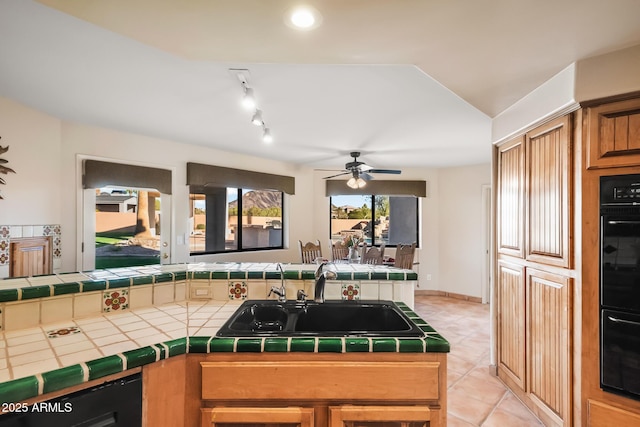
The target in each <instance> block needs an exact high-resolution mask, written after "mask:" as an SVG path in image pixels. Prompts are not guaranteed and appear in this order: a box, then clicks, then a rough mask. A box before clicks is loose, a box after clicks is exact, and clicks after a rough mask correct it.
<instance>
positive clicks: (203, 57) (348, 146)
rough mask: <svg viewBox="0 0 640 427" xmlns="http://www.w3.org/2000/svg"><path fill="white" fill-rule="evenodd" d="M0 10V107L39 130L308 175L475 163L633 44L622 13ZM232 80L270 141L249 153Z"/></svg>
mask: <svg viewBox="0 0 640 427" xmlns="http://www.w3.org/2000/svg"><path fill="white" fill-rule="evenodd" d="M297 3H298V2H296V1H292V0H269V1H264V0H163V1H159V0H109V1H104V0H83V1H77V0H40V1H39V2H35V1H32V0H2V1H0V95H1V96H6V97H8V98H11V99H15V100H16V101H19V102H22V103H24V104H26V105H28V106H31V107H33V108H36V109H39V110H41V111H44V112H47V113H49V114H51V115H54V116H57V117H60V118H62V119H64V120H69V121H73V122H79V123H88V124H92V125H97V126H104V127H109V128H114V129H118V130H122V131H127V132H134V133H140V134H144V135H149V136H153V137H158V138H163V139H169V140H174V141H178V142H184V143H189V144H198V145H205V146H210V147H214V148H219V149H223V150H229V151H236V152H241V153H247V154H252V155H257V156H261V157H266V158H275V159H282V160H284V161H289V162H294V163H300V164H304V165H308V166H312V167H320V168H322V167H340V166H342V165H343V164H344V163H345V162H346V161H348V160H349V158H348V152H349V151H353V150H360V151H362V152H363V156H362V160H365V161H367V162H368V163H370V164H372V165H373V166H375V167H381V168H382V167H394V168H397V167H441V166H452V165H464V164H474V163H482V162H488V161H489V158H490V126H491V118H493V117H495V116H496V115H497V114H499V113H500V112H501V111H503V110H504V109H505V108H507V107H509V106H510V105H512V104H513V103H514V102H515V101H517V100H518V99H520V98H522V97H523V96H524V95H526V94H527V93H529V92H530V91H532V90H533V89H535V88H536V87H537V86H539V85H540V84H542V83H543V82H545V81H546V80H548V79H549V78H551V77H552V76H554V75H555V74H556V73H558V72H559V71H561V70H562V69H564V68H565V67H567V66H568V65H570V64H571V63H573V62H575V61H577V60H580V59H583V58H587V57H591V56H595V55H599V54H603V53H607V52H610V51H614V50H617V49H621V48H625V47H628V46H632V45H636V44H639V43H640V25H638V16H640V2H638V1H637V0H609V1H606V2H604V1H601V0H563V1H558V0H519V1H513V0H485V1H471V0H447V1H442V0H395V1H389V0H349V1H344V0H323V1H319V0H309V1H308V2H307V4H311V5H312V6H313V7H315V9H317V11H318V12H319V13H320V14H321V16H322V22H321V24H320V25H319V26H318V27H317V28H315V29H313V30H310V31H299V30H295V29H293V28H291V27H290V26H289V25H286V23H285V18H284V17H285V15H286V13H287V11H288V10H290V9H291V8H292V7H293V6H295V5H296V4H297ZM231 68H241V69H248V70H249V71H248V73H245V74H247V76H248V84H249V85H250V86H251V87H252V88H253V89H254V91H255V94H256V99H257V101H258V107H259V108H260V109H261V110H262V111H263V118H264V121H265V124H266V126H267V127H268V128H269V129H270V130H271V133H272V135H273V138H274V141H273V143H272V144H269V145H267V144H264V143H263V142H262V140H261V133H262V130H261V129H260V128H259V127H257V126H253V125H252V124H251V123H250V118H251V115H252V113H251V112H247V111H245V110H243V109H242V107H241V106H240V98H241V96H242V93H243V91H242V87H241V85H240V82H239V81H238V79H237V77H236V76H235V75H234V74H233V73H231V72H230V71H229V69H231Z"/></svg>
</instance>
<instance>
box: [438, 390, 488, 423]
mask: <svg viewBox="0 0 640 427" xmlns="http://www.w3.org/2000/svg"><path fill="white" fill-rule="evenodd" d="M447 396H448V398H449V400H448V403H447V404H448V413H449V414H452V415H455V416H456V417H458V418H461V419H463V420H465V421H467V422H469V423H471V424H473V425H476V426H479V425H481V424H482V422H483V421H484V420H485V419H486V418H487V417H488V416H489V414H490V413H491V411H493V409H494V407H495V404H492V403H486V402H483V401H481V400H477V399H475V398H474V397H475V396H476V395H475V394H471V393H469V392H468V391H466V390H464V391H462V390H449V393H448V394H447ZM472 396H474V397H472Z"/></svg>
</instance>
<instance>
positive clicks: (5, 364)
mask: <svg viewBox="0 0 640 427" xmlns="http://www.w3.org/2000/svg"><path fill="white" fill-rule="evenodd" d="M397 304H398V306H399V307H400V308H401V309H402V310H403V311H404V312H405V313H406V314H407V315H408V316H409V318H410V319H411V320H412V321H413V322H414V323H416V324H417V325H418V326H419V327H420V328H421V329H422V330H423V331H424V332H425V337H424V338H356V337H353V338H351V337H338V338H331V337H328V338H326V337H322V338H312V337H311V338H307V337H305V338H278V337H276V338H218V337H215V333H216V332H217V331H218V329H219V328H220V327H221V326H222V325H223V324H224V322H225V321H226V320H227V319H228V318H229V317H230V316H231V314H233V313H234V312H235V311H236V309H237V308H238V307H239V306H240V302H235V301H229V302H224V301H213V300H211V301H185V302H182V303H173V304H166V305H161V306H154V307H147V308H141V309H136V310H133V309H132V310H127V311H125V312H115V313H105V314H103V315H100V316H94V317H88V318H83V319H75V320H70V321H65V322H58V323H56V324H48V325H43V326H40V327H36V328H30V329H22V330H16V331H12V332H5V333H3V334H2V335H1V336H0V401H1V402H3V403H4V402H19V401H22V400H26V399H29V398H32V397H36V396H38V395H41V394H45V393H49V392H53V391H56V390H61V389H63V388H66V387H71V386H74V385H78V384H81V383H83V382H86V381H89V380H94V379H98V378H101V377H104V376H107V375H111V374H116V373H118V372H122V371H125V370H127V369H132V368H135V367H139V366H142V365H145V364H148V363H153V362H156V361H159V360H162V359H166V358H168V357H172V356H177V355H181V354H185V353H215V352H292V351H296V352H332V353H348V352H403V353H404V352H412V353H422V352H448V351H449V343H448V342H447V341H446V340H445V339H444V338H443V337H442V336H440V335H439V334H438V333H437V332H436V331H435V330H434V329H433V328H432V327H431V326H429V325H428V324H427V322H425V321H424V320H423V319H421V318H420V317H419V316H418V315H417V314H416V313H415V312H413V311H412V310H411V309H410V308H409V307H408V306H407V305H406V304H404V303H397Z"/></svg>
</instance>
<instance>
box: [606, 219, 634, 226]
mask: <svg viewBox="0 0 640 427" xmlns="http://www.w3.org/2000/svg"><path fill="white" fill-rule="evenodd" d="M607 224H609V225H621V224H633V225H638V224H640V221H629V220H622V221H618V220H609V221H607Z"/></svg>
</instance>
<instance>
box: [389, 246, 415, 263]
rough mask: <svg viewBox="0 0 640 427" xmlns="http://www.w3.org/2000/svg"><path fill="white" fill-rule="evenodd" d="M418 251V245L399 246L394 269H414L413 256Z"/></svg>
mask: <svg viewBox="0 0 640 427" xmlns="http://www.w3.org/2000/svg"><path fill="white" fill-rule="evenodd" d="M415 251H416V244H415V243H412V244H410V245H398V246H397V247H396V257H395V262H394V263H393V266H394V267H397V268H403V269H405V270H411V269H413V256H414V254H415Z"/></svg>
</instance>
